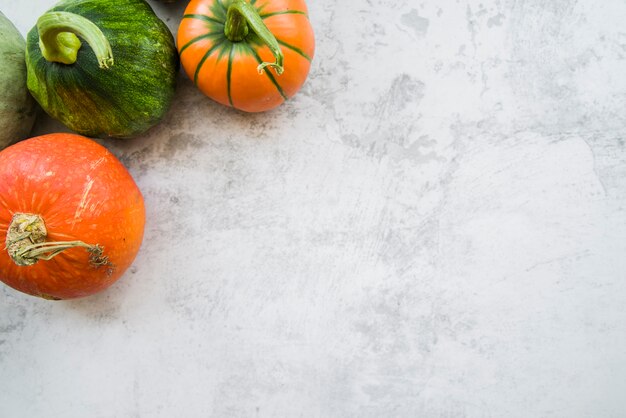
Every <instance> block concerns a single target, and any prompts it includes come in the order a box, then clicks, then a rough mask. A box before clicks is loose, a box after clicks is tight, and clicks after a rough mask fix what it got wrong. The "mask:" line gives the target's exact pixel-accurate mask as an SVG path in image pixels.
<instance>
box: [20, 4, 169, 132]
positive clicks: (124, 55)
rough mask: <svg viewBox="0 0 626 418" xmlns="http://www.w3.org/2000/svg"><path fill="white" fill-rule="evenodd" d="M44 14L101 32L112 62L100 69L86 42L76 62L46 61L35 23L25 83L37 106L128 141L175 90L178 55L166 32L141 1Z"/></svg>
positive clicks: (84, 128)
mask: <svg viewBox="0 0 626 418" xmlns="http://www.w3.org/2000/svg"><path fill="white" fill-rule="evenodd" d="M50 11H65V12H70V13H75V14H78V15H80V16H82V17H84V18H86V19H89V20H90V21H91V22H93V23H94V24H95V25H96V26H98V28H99V29H100V30H101V31H102V33H103V34H104V35H105V36H106V38H107V39H108V41H109V43H110V44H111V49H112V51H113V59H114V64H113V65H111V66H110V67H109V68H105V69H103V68H100V67H99V65H98V60H97V58H96V56H95V54H94V53H93V51H92V49H91V47H90V46H89V45H88V44H87V42H86V41H84V40H83V39H81V42H82V46H81V47H80V49H79V51H78V56H77V60H76V62H75V63H74V64H69V65H67V64H60V63H56V62H49V61H47V60H46V59H45V58H44V57H43V56H42V55H41V50H40V48H39V32H38V30H37V27H36V26H35V27H34V28H33V29H32V30H31V31H30V32H29V33H28V36H27V48H26V64H27V67H28V88H29V90H30V91H31V93H32V95H33V96H34V97H35V99H36V100H37V101H38V102H39V104H40V105H41V107H42V108H43V109H44V110H45V111H46V112H47V113H48V114H49V115H50V116H52V117H53V118H56V119H58V120H59V121H61V122H62V123H63V124H64V125H66V126H67V127H68V128H70V129H71V130H73V131H75V132H78V133H80V134H82V135H85V136H91V137H116V138H128V137H133V136H136V135H138V134H141V133H143V132H145V131H147V130H148V129H149V128H151V127H152V126H154V125H156V124H157V123H158V122H159V121H160V120H161V119H162V118H163V116H164V115H165V113H166V112H167V110H168V108H169V107H170V104H171V102H172V99H173V97H174V91H175V88H176V77H177V74H178V69H179V60H178V53H177V51H176V46H175V43H174V37H173V36H172V34H171V32H170V31H169V29H168V28H167V26H166V25H165V23H163V22H162V21H161V20H160V19H159V18H158V17H157V16H156V15H155V14H154V12H153V10H152V8H150V6H149V5H148V4H147V3H146V2H145V1H144V0H66V1H63V2H61V3H59V4H57V5H56V6H55V7H53V8H52V9H50Z"/></svg>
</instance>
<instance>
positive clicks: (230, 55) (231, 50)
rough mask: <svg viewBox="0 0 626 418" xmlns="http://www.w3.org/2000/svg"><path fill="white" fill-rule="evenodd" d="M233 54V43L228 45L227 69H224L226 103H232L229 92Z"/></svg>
mask: <svg viewBox="0 0 626 418" xmlns="http://www.w3.org/2000/svg"><path fill="white" fill-rule="evenodd" d="M234 55H235V44H231V45H230V53H229V54H228V69H227V70H226V93H227V94H228V103H230V105H231V106H233V107H234V105H233V96H232V95H231V92H230V85H231V78H232V73H233V57H234Z"/></svg>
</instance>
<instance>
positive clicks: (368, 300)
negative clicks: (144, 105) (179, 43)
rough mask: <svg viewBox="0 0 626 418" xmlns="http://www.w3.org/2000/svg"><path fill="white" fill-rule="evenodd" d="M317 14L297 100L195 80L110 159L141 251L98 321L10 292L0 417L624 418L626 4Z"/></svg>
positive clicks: (0, 335) (384, 8)
mask: <svg viewBox="0 0 626 418" xmlns="http://www.w3.org/2000/svg"><path fill="white" fill-rule="evenodd" d="M52 4H53V1H44V0H37V1H32V0H31V1H28V2H26V1H23V2H16V1H9V0H0V10H2V11H3V12H4V13H5V14H6V15H7V16H8V17H9V18H11V19H13V20H14V21H15V22H16V24H17V25H18V27H19V28H20V30H22V32H23V33H25V32H26V31H27V30H28V29H29V28H30V27H31V26H32V25H33V24H34V22H35V20H36V17H37V16H39V15H40V14H41V13H42V12H43V11H45V10H46V9H47V8H48V7H50V6H51V5H52ZM155 7H156V10H157V12H158V13H159V14H160V15H161V16H162V17H163V18H164V19H166V20H167V22H168V24H169V25H170V27H171V28H172V30H173V31H176V27H177V25H178V22H179V16H180V15H181V14H182V7H180V6H171V7H164V6H162V5H158V4H155ZM309 9H310V18H311V21H312V23H313V25H314V28H315V32H316V36H317V52H316V57H315V60H314V64H313V66H312V70H311V74H310V78H309V80H308V82H307V83H306V85H305V87H304V88H303V90H302V91H301V92H300V94H299V95H297V97H295V98H294V99H293V100H292V101H290V102H289V103H287V104H285V105H284V106H282V107H280V108H279V109H277V110H276V111H273V112H270V113H267V114H261V115H245V114H241V113H237V112H234V111H232V110H230V109H227V108H224V107H221V106H219V105H216V104H214V103H212V102H211V101H209V100H208V99H207V98H205V97H204V96H202V94H201V93H199V92H198V91H196V89H195V88H194V86H193V85H192V83H190V81H189V80H188V79H187V78H186V77H184V76H182V75H181V77H180V86H179V90H178V95H177V98H176V101H175V103H174V106H173V108H172V110H171V112H170V113H169V115H168V117H167V119H166V120H165V121H164V122H163V123H162V124H161V125H159V126H158V127H157V128H155V129H153V130H152V131H150V132H149V133H148V134H147V135H145V136H143V137H141V138H137V139H134V140H129V141H106V142H105V145H107V146H108V147H109V148H110V149H111V150H112V151H113V152H114V153H115V154H116V155H118V156H119V157H120V158H121V160H122V161H123V162H124V163H125V164H126V165H127V166H128V167H129V169H130V171H131V173H132V174H133V175H134V177H135V179H136V180H137V182H138V184H139V186H140V187H141V189H142V191H143V193H144V196H145V199H146V204H147V212H148V223H147V230H146V236H145V241H144V244H143V247H142V250H141V252H140V254H139V256H138V258H137V260H136V262H135V264H134V266H133V267H132V268H131V269H130V270H129V271H128V272H127V274H126V275H125V276H124V277H123V278H122V279H121V280H120V281H119V282H118V283H117V284H116V285H115V286H113V287H112V288H111V289H109V290H108V291H106V292H104V293H102V294H99V295H97V296H94V297H90V298H86V299H83V300H77V301H70V302H58V303H51V302H48V301H44V300H38V299H35V298H32V297H28V296H24V295H21V294H18V293H17V292H15V291H13V290H11V289H8V288H7V287H6V286H3V287H1V288H0V416H2V417H87V416H88V417H131V416H138V417H139V416H141V417H144V416H145V417H174V416H197V417H207V416H215V417H253V416H259V417H567V418H574V417H581V418H582V417H592V418H596V417H607V418H608V417H615V418H617V417H620V418H621V417H624V416H626V303H625V302H626V280H625V279H626V257H625V254H626V216H625V215H626V214H625V207H626V152H625V144H624V140H625V137H626V111H625V107H626V59H625V55H626V28H625V25H624V22H625V21H626V3H625V2H624V1H623V0H602V1H594V0H578V1H576V0H550V1H545V0H517V1H516V0H481V1H480V2H479V1H467V0H454V1H452V0H445V1H437V2H435V1H432V2H417V1H397V0H394V1H391V0H387V1H383V0H372V1H358V2H357V1H329V0H318V1H309ZM60 129H62V128H60V127H59V125H58V124H56V123H55V122H52V121H50V120H47V119H42V120H40V122H39V123H38V125H37V127H36V133H47V132H51V131H55V130H60Z"/></svg>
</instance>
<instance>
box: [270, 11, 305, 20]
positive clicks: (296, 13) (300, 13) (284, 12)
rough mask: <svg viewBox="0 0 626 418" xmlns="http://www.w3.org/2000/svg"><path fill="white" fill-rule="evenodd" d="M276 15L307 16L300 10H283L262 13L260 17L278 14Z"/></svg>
mask: <svg viewBox="0 0 626 418" xmlns="http://www.w3.org/2000/svg"><path fill="white" fill-rule="evenodd" d="M278 15H304V16H307V17H308V15H307V13H306V12H303V11H302V10H283V11H280V12H269V13H262V14H261V19H266V18H268V17H272V16H278Z"/></svg>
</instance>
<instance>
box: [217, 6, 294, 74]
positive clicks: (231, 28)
mask: <svg viewBox="0 0 626 418" xmlns="http://www.w3.org/2000/svg"><path fill="white" fill-rule="evenodd" d="M250 29H251V30H252V31H253V32H254V33H255V34H256V35H257V36H258V37H259V38H260V39H261V40H262V41H263V43H265V45H267V46H268V47H269V49H270V51H272V54H274V57H275V58H276V62H262V63H261V64H259V66H258V67H257V70H258V71H259V73H263V70H264V69H265V68H266V67H273V68H274V69H275V70H276V74H278V75H280V74H282V73H283V71H284V67H283V59H284V57H283V52H282V51H281V49H280V45H279V44H278V41H277V40H276V37H275V36H274V34H273V33H272V32H271V31H270V30H269V29H268V28H267V26H265V23H263V19H262V18H261V16H260V15H259V12H258V11H257V9H256V8H255V7H254V6H252V5H251V4H250V3H248V2H246V1H245V0H234V1H233V2H232V3H231V4H230V5H229V6H228V12H227V14H226V23H225V25H224V35H226V37H227V38H228V39H229V40H230V41H231V42H241V41H243V40H244V39H245V38H246V36H247V35H248V32H249V30H250Z"/></svg>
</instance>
